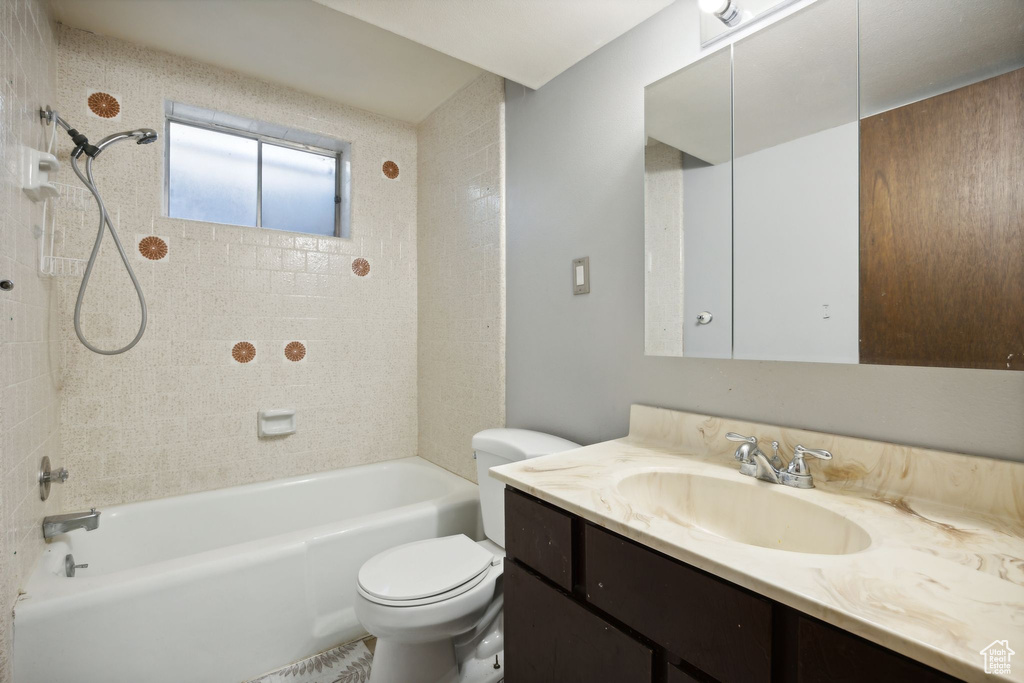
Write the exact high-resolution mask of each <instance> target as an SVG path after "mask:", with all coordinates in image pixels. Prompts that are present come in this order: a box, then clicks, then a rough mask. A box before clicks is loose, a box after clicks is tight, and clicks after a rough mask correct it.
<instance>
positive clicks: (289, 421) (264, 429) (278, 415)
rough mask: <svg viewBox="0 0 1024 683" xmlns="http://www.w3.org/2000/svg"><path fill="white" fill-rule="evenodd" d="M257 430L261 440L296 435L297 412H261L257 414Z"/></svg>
mask: <svg viewBox="0 0 1024 683" xmlns="http://www.w3.org/2000/svg"><path fill="white" fill-rule="evenodd" d="M257 415H258V417H257V419H256V430H257V433H258V434H259V436H260V438H261V439H262V438H264V437H267V436H284V435H285V434H294V433H295V431H296V430H295V410H293V409H291V410H261V411H259V413H258V414H257Z"/></svg>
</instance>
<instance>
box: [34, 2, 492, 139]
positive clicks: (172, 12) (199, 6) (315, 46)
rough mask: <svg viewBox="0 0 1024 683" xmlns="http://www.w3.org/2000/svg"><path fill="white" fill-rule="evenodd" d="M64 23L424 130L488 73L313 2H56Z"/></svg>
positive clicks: (55, 12)
mask: <svg viewBox="0 0 1024 683" xmlns="http://www.w3.org/2000/svg"><path fill="white" fill-rule="evenodd" d="M51 2H52V6H53V10H54V15H55V17H56V18H57V20H58V21H60V22H61V23H64V24H67V25H68V26H73V27H75V28H80V29H85V30H87V31H92V32H93V33H99V34H101V35H107V36H113V37H115V38H120V39H123V40H127V41H131V42H133V43H139V44H141V45H145V46H147V47H151V48H155V49H157V50H162V51H165V52H170V53H172V54H176V55H181V56H185V57H189V58H192V59H196V60H198V61H201V62H206V63H208V64H213V65H216V66H220V67H223V68H226V69H231V70H233V71H238V72H240V73H243V74H248V75H250V76H255V77H257V78H260V79H263V80H267V81H271V82H274V83H280V84H282V85H287V86H290V87H293V88H296V89H298V90H302V91H304V92H308V93H312V94H314V95H319V96H321V97H325V98H328V99H331V100H334V101H337V102H343V103H345V104H348V105H351V106H354V107H359V108H360V109H366V110H369V111H372V112H376V113H378V114H383V115H385V116H389V117H392V118H396V119H400V120H402V121H409V122H412V123H418V122H419V121H421V120H423V119H424V118H425V117H426V116H427V115H428V114H429V113H430V112H432V111H433V110H434V109H436V108H437V106H438V105H440V104H441V103H442V102H444V101H445V100H446V99H448V98H449V97H451V96H452V95H453V94H455V93H456V92H458V91H459V90H460V89H461V88H462V87H463V86H465V85H466V84H467V83H469V82H470V81H472V80H473V79H474V78H476V77H477V76H478V75H479V74H480V73H481V71H480V69H478V68H477V67H475V66H471V65H469V64H467V63H465V62H463V61H460V60H458V59H454V58H452V57H449V56H448V55H445V54H442V53H440V52H437V51H436V50H433V49H431V48H429V47H425V46H423V45H419V44H418V43H415V42H413V41H411V40H408V39H406V38H402V37H400V36H398V35H395V34H394V33H390V32H388V31H385V30H383V29H381V28H377V27H376V26H372V25H370V24H368V23H366V22H363V21H360V20H358V19H356V18H354V17H351V16H348V15H346V14H342V13H341V12H335V11H334V10H332V9H329V8H327V7H324V6H323V5H320V4H317V3H316V2H313V0H245V1H244V2H242V1H241V0H88V1H86V0H51Z"/></svg>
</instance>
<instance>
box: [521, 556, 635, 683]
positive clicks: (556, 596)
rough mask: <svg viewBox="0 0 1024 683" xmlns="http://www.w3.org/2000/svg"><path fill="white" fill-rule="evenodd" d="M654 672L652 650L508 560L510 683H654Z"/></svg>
mask: <svg viewBox="0 0 1024 683" xmlns="http://www.w3.org/2000/svg"><path fill="white" fill-rule="evenodd" d="M653 666H654V654H653V652H652V651H651V649H650V648H648V647H647V646H645V645H643V644H642V643H639V642H637V641H636V640H633V639H632V638H631V637H629V636H628V635H627V634H625V633H623V632H622V631H620V630H619V629H618V628H616V627H614V626H612V625H611V624H608V623H606V622H605V621H604V620H603V619H601V617H599V616H597V615H596V614H594V613H593V612H591V611H590V610H589V609H587V608H586V607H584V606H582V605H580V604H578V603H576V602H574V601H573V600H572V599H571V598H570V597H569V596H568V595H566V594H565V593H562V592H561V591H559V590H558V589H556V588H554V587H552V586H550V585H548V584H547V583H545V582H544V581H543V580H542V579H540V578H538V577H536V576H534V575H533V574H531V573H530V572H529V571H528V570H526V569H524V568H523V567H522V566H520V565H519V563H517V562H514V561H510V560H508V559H506V560H505V681H507V683H549V682H550V683H596V682H598V681H609V682H611V681H614V682H615V683H650V681H651V678H652V672H653V671H652V670H653Z"/></svg>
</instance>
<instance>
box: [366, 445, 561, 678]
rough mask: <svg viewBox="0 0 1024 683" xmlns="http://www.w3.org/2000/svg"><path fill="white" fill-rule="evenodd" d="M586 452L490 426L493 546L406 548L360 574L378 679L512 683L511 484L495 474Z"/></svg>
mask: <svg viewBox="0 0 1024 683" xmlns="http://www.w3.org/2000/svg"><path fill="white" fill-rule="evenodd" d="M578 447H579V444H576V443H573V442H572V441H566V440H565V439H560V438H558V437H557V436H551V435H550V434H541V433H540V432H531V431H529V430H526V429H487V430H485V431H482V432H480V433H479V434H477V435H476V436H474V437H473V451H474V452H475V457H476V472H477V481H478V482H479V486H480V511H481V514H482V515H483V522H484V534H486V536H487V540H483V541H479V542H475V541H473V540H472V539H470V538H469V537H468V536H464V535H462V534H459V535H457V536H445V537H444V538H431V539H428V540H426V541H416V542H414V543H406V544H404V545H400V546H396V547H394V548H391V549H389V550H385V551H384V552H382V553H379V554H377V555H375V556H374V557H372V558H370V559H369V560H368V561H367V562H366V563H365V564H364V565H363V566H362V568H361V569H360V570H359V585H358V590H359V596H358V598H357V599H356V615H357V616H358V617H359V621H360V622H362V624H363V627H364V628H365V629H366V630H367V631H369V632H370V633H371V634H373V635H375V636H377V648H376V651H375V652H374V657H373V668H372V669H371V672H370V681H371V683H439V682H441V681H444V682H446V683H447V682H455V681H458V682H459V683H491V682H494V681H499V680H501V679H502V678H503V676H504V673H505V672H504V666H503V663H502V660H501V656H502V648H503V642H502V612H501V608H502V601H503V592H502V585H501V575H502V559H503V558H504V557H505V550H504V545H505V499H504V485H503V484H502V483H501V482H498V481H497V480H495V479H491V478H490V477H489V476H488V475H487V472H488V470H490V469H491V468H492V467H496V466H498V465H503V464H505V463H507V462H513V461H516V460H524V459H526V458H535V457H537V456H541V455H547V454H549V453H558V452H561V451H567V450H570V449H573V448H578ZM495 664H498V665H499V668H495Z"/></svg>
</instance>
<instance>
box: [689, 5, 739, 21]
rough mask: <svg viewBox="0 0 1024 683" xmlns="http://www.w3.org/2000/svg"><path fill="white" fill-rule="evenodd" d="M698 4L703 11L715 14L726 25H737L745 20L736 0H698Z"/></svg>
mask: <svg viewBox="0 0 1024 683" xmlns="http://www.w3.org/2000/svg"><path fill="white" fill-rule="evenodd" d="M697 4H698V5H699V6H700V9H701V11H703V12H707V13H708V14H713V15H715V16H716V17H718V20H719V21H721V22H722V23H723V24H725V25H726V26H736V25H737V24H739V23H740V22H741V21H743V18H742V17H741V16H740V8H739V5H737V4H736V2H735V0H697Z"/></svg>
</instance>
